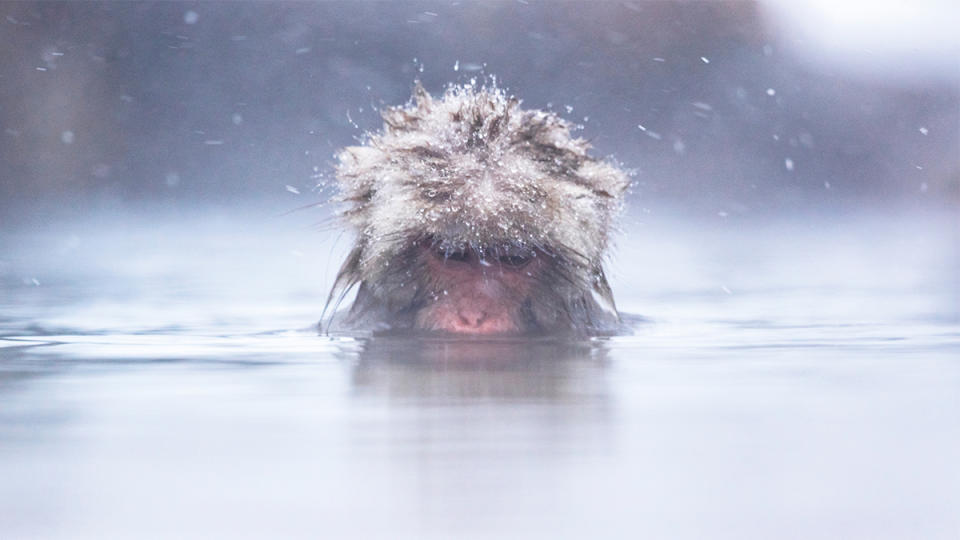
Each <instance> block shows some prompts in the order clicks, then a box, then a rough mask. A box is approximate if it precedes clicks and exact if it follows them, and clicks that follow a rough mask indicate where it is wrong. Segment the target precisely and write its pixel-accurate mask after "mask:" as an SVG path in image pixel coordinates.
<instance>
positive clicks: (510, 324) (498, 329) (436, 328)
mask: <svg viewBox="0 0 960 540" xmlns="http://www.w3.org/2000/svg"><path fill="white" fill-rule="evenodd" d="M419 322H420V325H419V326H421V329H422V330H428V331H433V332H439V333H442V334H449V335H460V336H515V335H520V334H522V333H523V332H522V330H521V328H520V326H519V325H518V324H517V322H516V321H514V320H513V318H511V317H510V316H509V315H508V314H494V315H487V314H486V313H483V312H470V311H456V310H442V311H441V312H439V313H432V314H430V315H429V316H428V318H427V320H421V321H419Z"/></svg>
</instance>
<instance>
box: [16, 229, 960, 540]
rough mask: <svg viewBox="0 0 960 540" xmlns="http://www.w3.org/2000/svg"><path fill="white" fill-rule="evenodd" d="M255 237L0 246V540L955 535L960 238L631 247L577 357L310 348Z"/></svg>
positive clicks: (328, 248) (189, 232)
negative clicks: (630, 322) (628, 319)
mask: <svg viewBox="0 0 960 540" xmlns="http://www.w3.org/2000/svg"><path fill="white" fill-rule="evenodd" d="M245 217H246V219H245V220H244V221H238V220H234V219H231V220H223V219H220V220H218V219H216V218H211V219H209V220H206V221H203V222H183V221H179V222H178V221H176V220H174V219H171V218H169V217H162V216H160V217H156V218H154V219H151V220H149V221H144V222H133V223H131V222H130V221H128V220H123V222H122V223H112V222H111V223H104V222H99V223H94V222H90V223H71V224H69V225H65V224H61V225H52V226H50V227H49V228H48V229H47V230H45V231H40V230H37V229H32V230H30V231H29V232H21V233H17V232H12V233H8V234H4V235H3V236H2V237H0V479H2V480H0V537H3V538H37V537H42V538H71V539H72V538H107V537H123V538H130V537H144V538H149V537H157V538H161V537H166V538H169V537H177V538H187V537H192V538H201V537H202V538H211V537H222V538H246V537H284V538H287V537H304V538H317V537H326V538H343V537H353V538H438V539H439V538H453V537H458V538H459V537H466V538H507V537H509V538H551V539H553V538H731V539H733V538H824V537H843V538H864V539H867V538H869V539H875V538H928V539H936V538H944V539H947V538H956V536H957V534H958V532H960V512H958V508H960V489H958V486H960V468H958V466H957V459H956V457H957V455H958V452H960V400H958V398H960V395H958V389H960V360H958V358H960V324H958V306H960V302H958V300H960V296H958V290H960V289H958V278H957V275H960V259H958V245H960V243H958V236H957V234H958V231H957V222H956V219H955V216H950V215H946V216H940V217H938V216H935V215H932V214H925V215H922V216H920V215H909V214H905V215H869V216H857V217H852V218H848V219H843V220H840V219H827V220H824V219H815V218H809V219H804V220H796V221H789V222H779V221H769V220H768V221H757V222H743V221H740V220H739V218H734V217H723V216H717V217H716V218H715V219H705V220H702V221H699V222H690V221H680V220H677V221H673V220H670V219H667V218H665V217H662V216H660V217H658V216H656V215H654V216H644V219H640V218H638V217H628V219H627V220H626V225H625V231H624V233H623V234H622V235H620V239H619V246H620V247H619V249H618V251H617V253H616V255H615V257H614V259H613V261H612V264H611V272H610V277H611V280H612V286H613V289H614V292H615V294H616V298H617V302H618V305H619V307H620V309H621V310H622V311H625V312H627V313H630V314H634V315H637V316H642V318H641V317H632V318H633V319H635V324H634V326H635V330H636V332H635V334H634V335H632V336H624V337H618V338H613V339H602V340H589V341H563V340H547V341H543V340H537V341H524V340H492V341H477V340H466V341H464V340H452V339H451V340H443V339H433V340H414V339H403V338H397V337H392V338H372V339H371V338H362V337H345V336H339V337H338V336H335V337H325V336H319V335H317V332H316V331H315V330H314V327H313V325H314V323H315V322H316V321H317V319H318V317H319V314H320V309H321V308H322V305H323V301H324V300H325V295H326V293H327V290H328V286H329V284H330V281H331V280H332V277H333V275H334V274H335V272H336V269H337V268H336V264H337V263H338V261H340V260H341V259H342V257H341V255H342V254H343V251H344V250H345V249H346V248H347V246H346V243H347V242H346V240H345V239H338V237H337V235H336V234H324V233H318V232H317V231H316V230H314V229H310V228H307V227H300V225H298V224H293V223H291V222H290V221H285V220H284V219H277V218H272V217H271V218H262V217H260V216H250V215H247V216H245Z"/></svg>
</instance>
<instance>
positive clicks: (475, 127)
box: [321, 83, 629, 336]
mask: <svg viewBox="0 0 960 540" xmlns="http://www.w3.org/2000/svg"><path fill="white" fill-rule="evenodd" d="M382 116H383V121H384V126H383V129H382V130H381V131H380V132H377V133H371V134H367V136H366V137H365V139H364V142H363V144H361V145H359V146H350V147H347V148H344V149H342V150H341V151H340V152H339V153H338V155H337V159H338V164H337V165H336V178H337V182H338V185H339V190H340V193H339V196H338V197H337V199H338V200H339V201H340V202H341V203H344V204H345V205H346V206H347V208H346V209H345V210H344V211H343V213H342V217H343V218H344V220H345V221H346V223H347V225H348V226H349V228H351V229H352V230H353V231H354V232H355V233H356V244H355V245H354V246H353V249H352V250H351V251H350V254H349V255H348V256H347V259H346V261H345V262H344V263H343V266H342V267H341V269H340V272H339V274H338V275H337V277H336V280H335V282H334V285H333V288H332V290H331V292H330V297H329V298H328V300H327V306H326V307H325V308H324V318H326V314H327V312H328V308H331V307H332V308H333V309H332V310H331V315H330V319H328V320H327V323H328V326H327V327H328V328H329V322H330V321H331V320H332V318H333V314H332V311H336V308H337V307H338V306H339V304H340V303H341V302H342V300H343V299H344V297H345V296H346V294H347V293H348V292H349V291H350V290H351V289H352V288H354V287H357V293H356V299H355V300H354V302H353V306H352V307H351V308H350V310H349V313H348V314H347V315H346V318H345V320H344V325H345V326H346V327H347V328H349V329H362V330H372V331H391V332H428V333H434V332H437V333H442V334H461V335H463V334H466V335H476V336H502V335H543V334H552V335H557V334H571V335H581V336H584V335H586V336H589V335H598V334H610V333H615V332H617V331H618V330H619V329H620V326H621V323H620V315H619V314H618V313H617V309H616V306H615V304H614V301H613V293H612V291H611V290H610V286H609V285H608V284H607V278H606V276H605V275H604V271H603V260H604V257H605V255H606V252H607V249H608V246H609V242H610V241H609V236H610V232H611V228H612V226H613V220H614V218H615V217H616V214H617V213H618V211H619V210H620V208H621V206H622V201H623V193H624V191H625V190H626V188H627V186H628V184H629V179H628V176H627V174H626V173H625V172H624V171H623V170H621V169H620V168H619V167H618V166H616V165H615V164H612V163H609V162H606V161H602V160H598V159H596V158H594V157H591V156H589V155H587V151H588V150H589V149H590V145H589V144H588V143H587V142H586V141H585V140H583V139H582V138H578V137H574V136H572V135H571V133H570V130H571V127H572V125H571V124H570V123H568V122H567V121H565V120H563V119H561V118H559V117H558V116H557V115H556V114H554V113H552V112H547V111H542V110H530V109H522V108H521V107H520V101H519V100H517V99H515V98H513V97H512V96H508V95H506V94H505V93H504V91H503V90H502V89H499V88H497V87H495V86H494V87H487V86H477V85H475V84H467V85H462V86H449V87H448V88H447V89H446V91H445V93H444V94H443V96H442V97H438V98H435V97H432V96H430V95H429V94H428V93H427V92H426V90H424V89H423V87H422V86H421V85H420V84H419V83H417V85H416V88H415V90H414V96H413V99H412V100H411V102H409V103H408V104H407V105H405V106H399V107H392V108H389V109H386V110H384V111H382ZM321 324H322V323H321Z"/></svg>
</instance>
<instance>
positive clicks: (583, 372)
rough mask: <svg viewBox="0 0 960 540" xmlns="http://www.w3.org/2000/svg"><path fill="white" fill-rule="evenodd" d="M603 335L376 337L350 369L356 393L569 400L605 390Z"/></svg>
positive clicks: (366, 343) (365, 343) (365, 344)
mask: <svg viewBox="0 0 960 540" xmlns="http://www.w3.org/2000/svg"><path fill="white" fill-rule="evenodd" d="M606 355H607V347H606V344H605V343H604V341H602V340H592V341H562V340H535V341H534V340H524V339H503V340H463V339H456V338H449V339H406V338H402V337H376V338H371V339H367V340H364V341H363V344H362V347H361V349H360V351H359V354H358V357H357V363H356V366H355V367H354V369H353V384H354V386H355V388H356V390H357V391H358V392H359V393H361V394H371V393H383V394H386V395H388V396H390V397H398V398H411V397H415V398H417V399H426V400H439V401H440V402H443V401H451V400H454V401H455V400H457V399H459V398H510V399H519V400H524V399H540V400H551V401H558V402H563V401H575V400H582V399H585V398H591V397H597V396H600V395H602V394H603V392H604V376H605V372H604V367H605V364H606Z"/></svg>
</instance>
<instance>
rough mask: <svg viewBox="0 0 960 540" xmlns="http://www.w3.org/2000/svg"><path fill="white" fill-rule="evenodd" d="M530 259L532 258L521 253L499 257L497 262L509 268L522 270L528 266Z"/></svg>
mask: <svg viewBox="0 0 960 540" xmlns="http://www.w3.org/2000/svg"><path fill="white" fill-rule="evenodd" d="M532 258H533V257H531V256H529V255H526V254H522V253H508V254H506V255H501V256H500V257H499V258H498V259H497V260H499V261H500V264H502V265H503V266H507V267H509V268H523V267H524V266H526V265H528V264H530V260H531V259H532Z"/></svg>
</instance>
